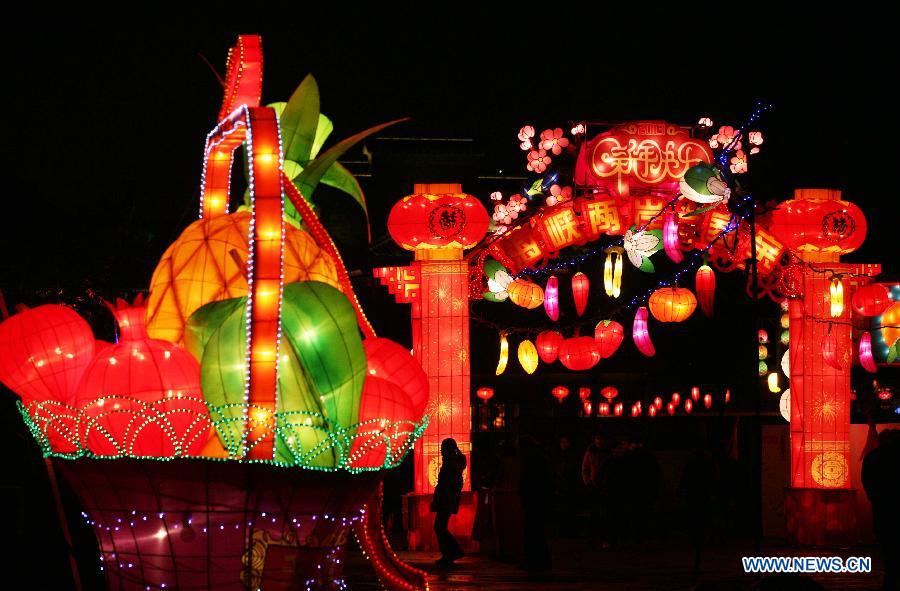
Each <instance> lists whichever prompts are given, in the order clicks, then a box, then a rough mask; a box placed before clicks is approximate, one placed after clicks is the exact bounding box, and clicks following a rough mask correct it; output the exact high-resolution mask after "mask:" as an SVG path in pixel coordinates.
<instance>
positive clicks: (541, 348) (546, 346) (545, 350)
mask: <svg viewBox="0 0 900 591" xmlns="http://www.w3.org/2000/svg"><path fill="white" fill-rule="evenodd" d="M564 340H565V339H564V338H563V336H562V333H559V332H556V331H555V330H545V331H544V332H542V333H540V334H539V335H538V336H537V338H536V339H535V344H536V345H537V353H538V356H539V357H540V358H541V361H543V362H544V363H553V362H554V361H556V358H557V356H558V354H559V346H560V345H562V342H563V341H564Z"/></svg>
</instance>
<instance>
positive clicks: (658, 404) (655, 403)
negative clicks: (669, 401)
mask: <svg viewBox="0 0 900 591" xmlns="http://www.w3.org/2000/svg"><path fill="white" fill-rule="evenodd" d="M662 405H663V399H662V397H660V396H657V397H656V398H654V399H653V406H655V407H656V408H662Z"/></svg>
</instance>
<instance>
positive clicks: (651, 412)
mask: <svg viewBox="0 0 900 591" xmlns="http://www.w3.org/2000/svg"><path fill="white" fill-rule="evenodd" d="M656 413H657V408H656V407H655V406H653V405H652V404H651V405H650V408H648V409H647V414H648V415H649V416H651V417H655V416H656Z"/></svg>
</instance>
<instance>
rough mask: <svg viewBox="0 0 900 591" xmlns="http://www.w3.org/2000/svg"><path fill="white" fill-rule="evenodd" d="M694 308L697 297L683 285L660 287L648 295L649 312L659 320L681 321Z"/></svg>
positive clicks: (685, 318)
mask: <svg viewBox="0 0 900 591" xmlns="http://www.w3.org/2000/svg"><path fill="white" fill-rule="evenodd" d="M696 308H697V298H695V297H694V293H693V292H692V291H691V290H689V289H686V288H684V287H661V288H659V289H657V290H656V291H654V292H653V294H652V295H651V296H650V312H651V313H652V314H653V317H654V318H656V319H657V320H659V321H660V322H682V321H684V320H687V319H688V318H689V317H690V315H691V314H693V313H694V310H695V309H696Z"/></svg>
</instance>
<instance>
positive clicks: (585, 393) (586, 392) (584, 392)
mask: <svg viewBox="0 0 900 591" xmlns="http://www.w3.org/2000/svg"><path fill="white" fill-rule="evenodd" d="M578 397H579V398H580V399H582V400H588V399H590V397H591V389H590V388H578Z"/></svg>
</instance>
